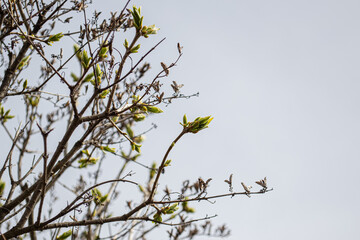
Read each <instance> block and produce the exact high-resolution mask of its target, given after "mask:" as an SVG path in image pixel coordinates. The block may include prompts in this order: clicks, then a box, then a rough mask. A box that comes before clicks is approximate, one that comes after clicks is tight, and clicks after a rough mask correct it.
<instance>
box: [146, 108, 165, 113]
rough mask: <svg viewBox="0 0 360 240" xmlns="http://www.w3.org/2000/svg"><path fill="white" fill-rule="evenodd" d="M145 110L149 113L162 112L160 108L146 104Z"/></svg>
mask: <svg viewBox="0 0 360 240" xmlns="http://www.w3.org/2000/svg"><path fill="white" fill-rule="evenodd" d="M147 110H148V111H149V112H151V113H162V112H163V111H162V110H161V109H160V108H158V107H154V106H147Z"/></svg>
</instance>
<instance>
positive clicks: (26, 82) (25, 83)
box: [23, 79, 28, 91]
mask: <svg viewBox="0 0 360 240" xmlns="http://www.w3.org/2000/svg"><path fill="white" fill-rule="evenodd" d="M27 84H28V81H27V79H26V80H25V81H24V83H23V91H24V90H25V89H26V88H27Z"/></svg>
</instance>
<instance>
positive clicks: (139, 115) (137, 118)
mask: <svg viewBox="0 0 360 240" xmlns="http://www.w3.org/2000/svg"><path fill="white" fill-rule="evenodd" d="M133 118H134V120H135V122H140V121H143V120H144V119H145V118H146V116H145V114H142V113H137V114H134V116H133Z"/></svg>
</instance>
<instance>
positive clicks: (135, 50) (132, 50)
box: [130, 44, 140, 53]
mask: <svg viewBox="0 0 360 240" xmlns="http://www.w3.org/2000/svg"><path fill="white" fill-rule="evenodd" d="M139 49H140V44H138V45H136V46H135V47H133V48H132V49H131V50H130V52H131V53H137V52H138V50H139Z"/></svg>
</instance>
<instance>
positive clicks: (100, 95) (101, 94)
mask: <svg viewBox="0 0 360 240" xmlns="http://www.w3.org/2000/svg"><path fill="white" fill-rule="evenodd" d="M109 92H110V91H109V90H104V91H102V92H101V93H100V94H99V98H101V99H103V98H106V96H107V95H108V94H109Z"/></svg>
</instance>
